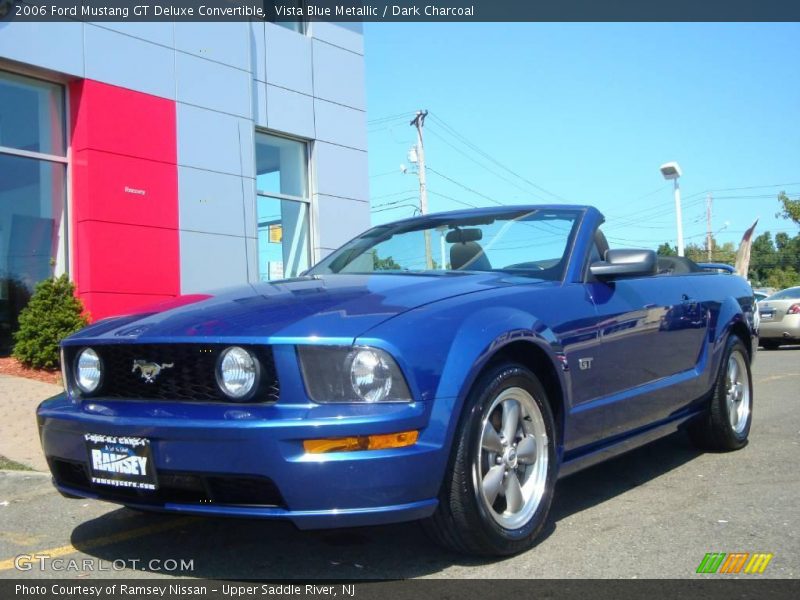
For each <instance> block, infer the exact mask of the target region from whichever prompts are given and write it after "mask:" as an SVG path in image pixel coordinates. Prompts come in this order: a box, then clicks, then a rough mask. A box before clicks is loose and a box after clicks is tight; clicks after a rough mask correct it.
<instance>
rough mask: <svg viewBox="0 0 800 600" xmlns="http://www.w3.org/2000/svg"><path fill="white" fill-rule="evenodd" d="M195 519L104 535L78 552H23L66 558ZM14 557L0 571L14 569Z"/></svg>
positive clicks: (66, 548)
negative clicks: (69, 555)
mask: <svg viewBox="0 0 800 600" xmlns="http://www.w3.org/2000/svg"><path fill="white" fill-rule="evenodd" d="M195 520H196V517H181V518H179V519H172V520H171V521H167V522H165V523H154V524H153V525H147V526H145V527H139V528H137V529H130V530H128V531H120V532H118V533H114V534H111V535H104V536H101V537H98V538H93V539H92V538H90V539H88V540H86V541H85V542H82V543H81V544H80V545H81V548H82V550H78V549H77V548H76V547H75V546H73V545H72V544H67V545H66V546H57V547H55V548H46V549H44V550H36V551H31V552H24V554H26V555H30V556H33V555H39V556H47V557H49V558H58V557H60V556H66V555H68V554H74V553H76V552H81V551H85V550H90V549H92V548H99V547H101V546H109V545H111V544H116V543H118V542H124V541H127V540H131V539H135V538H139V537H142V536H145V535H150V534H153V533H160V532H162V531H168V530H170V529H174V528H175V527H179V526H181V525H185V524H187V523H191V522H192V521H195ZM15 560H16V557H11V558H8V559H5V560H0V571H8V570H9V569H13V568H14V561H15Z"/></svg>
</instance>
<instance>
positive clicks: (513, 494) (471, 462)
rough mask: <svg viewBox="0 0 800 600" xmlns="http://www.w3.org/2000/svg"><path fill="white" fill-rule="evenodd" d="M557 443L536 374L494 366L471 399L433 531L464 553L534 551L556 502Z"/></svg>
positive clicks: (431, 522) (430, 521)
mask: <svg viewBox="0 0 800 600" xmlns="http://www.w3.org/2000/svg"><path fill="white" fill-rule="evenodd" d="M555 440H556V437H555V426H554V421H553V415H552V411H551V409H550V404H549V403H548V399H547V395H546V393H545V391H544V388H543V386H542V385H541V383H540V382H539V380H538V379H537V378H536V376H535V375H534V374H533V373H531V372H530V371H529V370H528V369H525V368H524V367H522V366H520V365H516V364H506V365H501V366H498V367H495V368H494V369H491V370H490V371H489V372H487V373H486V374H485V375H484V376H483V377H481V378H480V379H479V381H478V382H477V383H476V384H475V386H474V387H473V390H472V392H471V393H470V395H469V397H468V398H467V400H466V404H465V406H464V411H463V414H462V418H461V421H460V423H459V427H458V430H457V432H456V438H455V441H454V448H453V454H452V457H451V460H450V463H449V468H448V471H447V474H446V476H445V481H444V484H443V486H442V491H441V493H440V496H439V506H438V508H437V511H436V513H435V514H434V515H433V516H432V517H431V518H430V519H428V520H427V521H426V523H425V525H426V529H427V530H428V532H429V533H430V534H431V535H432V537H433V538H434V539H435V540H436V541H437V542H439V543H442V544H444V545H446V546H448V547H450V548H452V549H454V550H457V551H459V552H463V553H467V554H479V555H492V556H505V555H510V554H516V553H518V552H521V551H523V550H526V549H528V548H530V547H531V546H532V545H533V543H534V541H535V539H536V537H537V536H538V535H539V533H540V532H541V530H542V528H543V527H544V524H545V521H546V519H547V514H548V512H549V510H550V504H551V502H552V498H553V488H554V486H555V480H556V453H555Z"/></svg>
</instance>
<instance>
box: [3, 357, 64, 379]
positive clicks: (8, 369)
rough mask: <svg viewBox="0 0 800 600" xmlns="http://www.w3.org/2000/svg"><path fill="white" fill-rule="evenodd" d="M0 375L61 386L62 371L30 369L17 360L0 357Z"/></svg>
mask: <svg viewBox="0 0 800 600" xmlns="http://www.w3.org/2000/svg"><path fill="white" fill-rule="evenodd" d="M0 374H2V375H13V376H14V377H24V378H25V379H35V380H36V381H44V382H45V383H55V384H56V385H61V371H45V370H42V369H29V368H28V367H26V366H25V365H23V364H22V363H20V362H19V361H18V360H17V359H16V358H12V357H10V356H7V357H0Z"/></svg>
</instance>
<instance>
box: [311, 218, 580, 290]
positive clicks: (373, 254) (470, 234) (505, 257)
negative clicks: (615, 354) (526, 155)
mask: <svg viewBox="0 0 800 600" xmlns="http://www.w3.org/2000/svg"><path fill="white" fill-rule="evenodd" d="M579 216H580V212H579V211H571V210H544V209H535V210H531V209H524V210H519V209H517V210H513V211H508V212H500V213H494V214H491V215H482V216H460V217H454V216H448V215H433V216H429V217H421V218H420V219H415V220H409V221H401V222H398V223H389V224H387V225H379V226H378V227H374V228H372V229H370V230H369V231H367V232H366V233H364V234H362V235H361V236H359V237H357V238H356V239H354V240H352V241H350V242H348V243H347V244H345V245H344V246H342V247H341V248H340V249H339V250H337V251H335V252H334V253H333V254H331V255H330V256H328V257H327V258H326V259H324V260H323V261H322V262H320V263H319V264H318V265H316V266H315V267H314V268H313V269H311V270H310V271H309V274H310V275H322V274H328V273H431V274H434V273H448V272H453V271H513V272H518V273H521V274H530V275H534V276H536V277H538V278H541V279H551V280H557V279H561V277H562V275H563V271H564V266H565V264H566V260H565V257H566V254H567V251H568V249H569V247H570V244H571V240H572V237H573V234H574V230H575V227H576V223H577V221H578V217H579Z"/></svg>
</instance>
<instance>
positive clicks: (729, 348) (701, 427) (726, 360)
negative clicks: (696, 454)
mask: <svg viewBox="0 0 800 600" xmlns="http://www.w3.org/2000/svg"><path fill="white" fill-rule="evenodd" d="M752 421H753V382H752V377H751V374H750V356H749V354H748V352H747V348H746V347H745V345H744V343H743V342H742V340H741V339H739V338H738V337H736V336H731V337H730V338H729V339H728V341H727V344H726V347H725V354H724V355H723V360H722V364H721V366H720V370H719V375H718V377H717V382H716V384H715V385H714V389H713V391H712V393H711V401H710V404H709V407H708V411H707V413H706V414H705V415H704V416H703V417H702V419H701V420H699V421H697V422H696V423H694V424H693V425H692V427H691V428H690V429H689V434H690V435H691V437H692V440H693V441H694V442H695V443H696V444H697V445H698V446H700V447H701V448H704V449H708V450H716V451H728V450H738V449H739V448H742V447H744V446H745V445H746V444H747V437H748V435H749V434H750V425H751V423H752Z"/></svg>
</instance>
